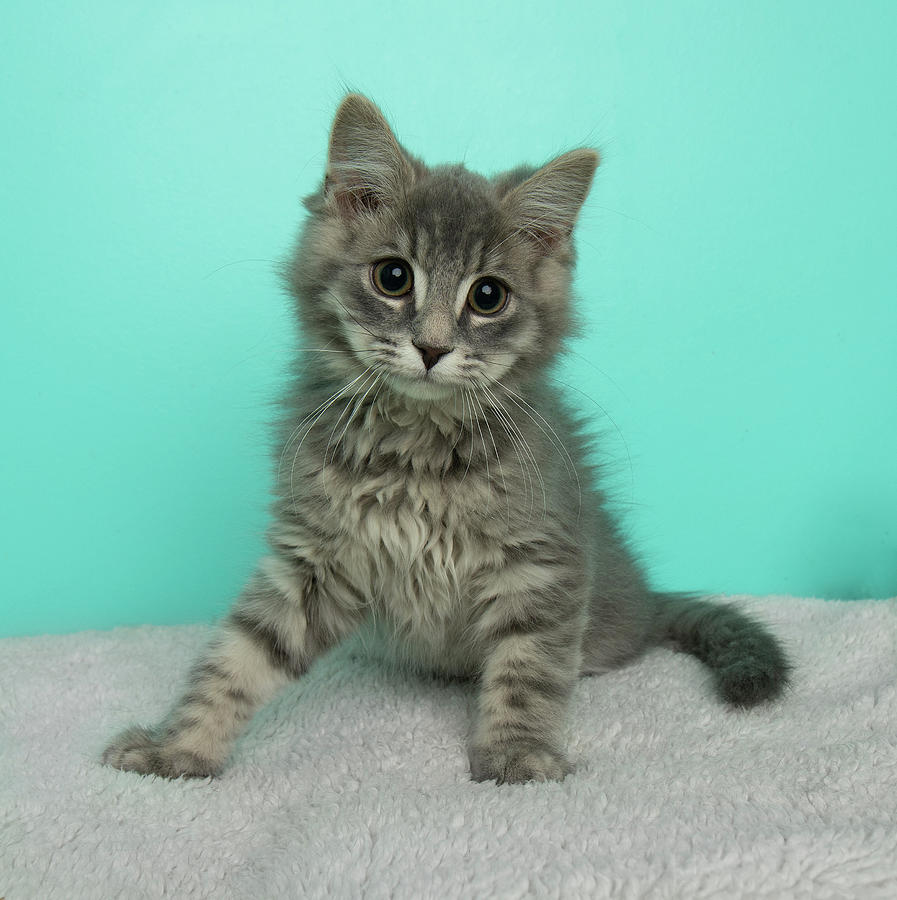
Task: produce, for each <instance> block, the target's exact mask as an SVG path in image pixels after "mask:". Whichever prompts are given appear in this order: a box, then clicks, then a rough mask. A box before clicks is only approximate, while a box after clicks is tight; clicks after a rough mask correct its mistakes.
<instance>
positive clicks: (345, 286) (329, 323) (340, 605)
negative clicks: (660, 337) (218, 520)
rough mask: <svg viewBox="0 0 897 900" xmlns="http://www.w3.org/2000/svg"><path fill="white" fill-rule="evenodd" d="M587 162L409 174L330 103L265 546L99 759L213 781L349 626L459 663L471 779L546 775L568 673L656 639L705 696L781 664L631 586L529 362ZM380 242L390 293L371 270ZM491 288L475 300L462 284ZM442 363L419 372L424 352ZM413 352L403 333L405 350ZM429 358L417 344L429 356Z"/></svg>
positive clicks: (620, 552) (747, 699)
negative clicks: (469, 730)
mask: <svg viewBox="0 0 897 900" xmlns="http://www.w3.org/2000/svg"><path fill="white" fill-rule="evenodd" d="M596 164H597V156H596V154H594V153H593V152H592V151H587V150H581V151H574V152H573V153H571V154H565V155H563V156H562V157H559V158H558V159H557V160H555V161H553V162H552V163H550V164H549V165H548V166H545V167H543V168H542V169H539V170H533V169H516V170H514V171H512V172H509V173H507V174H505V175H502V176H498V177H496V178H494V179H492V180H489V179H486V178H483V177H481V176H479V175H475V174H473V173H470V172H468V171H467V170H465V169H464V168H462V167H460V166H447V167H437V168H434V169H428V168H426V167H425V166H424V165H423V164H422V163H421V162H420V161H419V160H416V159H414V158H413V157H411V156H410V155H408V154H407V153H406V152H405V151H404V150H403V149H402V148H401V146H400V145H399V144H398V142H397V141H396V140H395V138H394V137H393V135H392V132H391V131H390V130H389V127H388V125H387V124H386V123H385V121H384V120H383V118H382V116H381V115H380V113H379V111H378V110H377V109H376V107H374V106H373V104H371V103H370V102H369V101H367V100H365V99H364V98H362V97H359V96H357V95H352V96H350V97H348V98H346V100H345V101H344V102H343V104H342V106H341V107H340V110H339V112H338V113H337V118H336V121H335V123H334V129H333V133H332V136H331V145H330V163H329V166H328V171H327V175H326V178H325V180H324V183H323V185H322V188H321V190H320V191H319V192H318V193H317V194H315V195H314V196H312V197H310V198H309V199H308V200H307V201H306V205H307V206H308V209H309V210H310V213H311V215H310V217H309V220H308V222H307V225H306V228H305V230H304V232H303V235H302V238H301V240H300V242H299V244H298V247H297V249H296V253H295V254H294V256H293V257H292V259H291V260H290V262H289V264H288V265H287V266H286V267H285V270H284V275H285V278H286V280H287V283H288V285H289V287H290V290H291V292H292V294H293V296H294V298H295V300H296V313H297V316H298V320H299V323H300V325H301V333H302V336H303V339H304V341H305V342H306V344H307V346H306V348H305V350H304V351H303V352H302V353H301V354H300V359H299V365H298V366H297V369H296V374H295V377H294V379H293V382H292V385H291V388H290V390H289V391H288V393H287V396H286V398H285V403H284V417H283V429H282V431H281V432H280V433H279V440H278V444H277V453H276V462H277V468H276V479H275V489H276V499H275V503H274V507H273V519H272V525H271V529H270V534H269V543H270V547H271V552H270V555H269V556H267V557H266V558H265V559H263V560H262V561H261V563H260V565H259V568H258V571H257V573H256V574H255V575H254V576H253V578H252V580H251V581H250V583H249V585H248V586H247V588H246V590H245V591H244V592H243V594H242V595H241V597H240V598H239V599H238V600H237V602H236V604H235V606H234V608H233V610H232V611H231V613H230V614H229V616H228V617H227V618H226V619H225V621H224V623H223V624H222V626H221V629H220V632H219V634H218V636H217V637H216V638H215V640H214V641H213V642H212V644H211V646H210V647H209V649H208V650H207V652H206V653H205V655H204V656H203V658H202V659H201V660H200V661H199V662H198V663H197V664H196V666H195V667H194V669H193V671H192V673H191V676H190V679H189V684H188V686H187V688H186V690H185V693H184V695H183V697H182V698H181V700H180V702H179V703H177V704H176V705H175V707H174V709H173V710H172V712H171V713H170V715H169V716H168V718H167V719H166V721H165V722H163V723H162V724H161V725H159V726H158V727H156V728H154V729H146V728H140V727H137V728H131V729H129V730H127V731H125V732H124V733H123V734H122V735H120V736H119V737H118V738H116V740H115V741H114V742H113V743H112V744H111V746H110V747H109V748H108V749H107V750H106V753H105V755H104V760H105V761H106V762H107V763H109V764H110V765H113V766H117V767H119V768H123V769H130V770H134V771H137V772H141V773H144V774H148V773H153V774H157V775H163V776H167V777H176V776H179V775H184V776H205V775H210V774H214V773H217V772H219V771H220V770H221V768H222V766H223V765H224V763H225V761H226V759H227V756H228V753H229V750H230V748H231V747H232V745H233V742H234V740H235V739H236V738H237V736H238V735H239V733H240V732H241V731H242V730H243V729H244V728H245V727H246V725H247V724H248V722H249V721H250V719H251V717H252V715H253V713H254V711H255V710H256V709H258V707H259V706H260V705H262V704H263V703H265V702H267V701H268V700H269V699H270V698H271V697H272V696H274V694H275V693H276V692H277V691H278V689H279V688H280V687H282V686H283V685H285V684H286V683H288V682H289V681H290V680H291V679H295V678H298V677H301V676H302V675H303V673H305V672H306V671H307V670H308V668H309V667H310V666H311V665H312V664H313V662H314V660H315V659H316V658H317V657H318V656H319V655H320V654H321V653H323V652H325V651H326V650H327V649H328V648H329V647H331V646H333V645H334V644H336V643H337V642H339V641H341V640H342V639H343V638H345V637H346V636H347V635H349V634H351V633H353V632H355V631H356V630H358V629H365V630H369V631H370V632H371V633H372V634H374V635H376V636H377V638H378V639H382V640H383V641H384V642H385V644H386V648H387V652H389V653H391V654H392V655H393V656H394V657H395V658H397V659H399V660H401V661H403V662H405V663H407V664H409V665H412V666H414V667H417V668H420V669H424V670H430V671H433V670H435V671H437V672H441V673H444V674H448V675H456V676H463V677H467V678H472V679H475V680H476V681H477V683H478V692H479V693H478V704H477V719H476V722H475V723H474V728H473V737H472V742H471V748H470V763H471V773H472V776H473V777H474V778H475V779H478V780H491V779H494V780H496V781H499V782H521V781H528V780H533V779H535V780H545V779H560V778H563V777H564V776H565V775H566V774H567V773H568V772H569V771H570V764H569V763H568V762H567V760H566V758H565V755H564V748H563V741H562V734H563V725H564V721H565V717H566V714H567V711H568V706H569V699H570V695H571V692H572V688H573V685H574V684H575V681H576V679H577V677H579V676H580V675H583V674H592V673H597V672H602V671H605V670H607V669H609V668H613V667H614V666H619V665H621V664H623V663H625V662H626V661H627V660H630V659H632V658H633V657H635V656H636V655H638V654H639V653H640V652H641V651H642V650H644V648H645V647H648V646H650V645H652V644H656V643H661V642H665V641H670V642H673V643H676V644H677V645H678V646H680V647H681V648H683V649H685V650H687V651H689V652H691V653H694V654H696V655H697V656H698V657H700V658H701V659H702V660H703V661H704V662H705V663H706V664H707V665H708V666H710V667H711V668H712V669H713V670H714V672H715V674H716V679H717V685H718V688H719V690H720V693H721V694H722V696H723V698H724V699H725V700H726V701H728V702H730V703H733V704H736V705H742V706H747V705H751V704H753V703H757V702H761V701H763V700H766V699H769V698H772V697H774V696H776V694H778V693H779V692H780V691H781V689H782V687H783V686H784V685H785V683H786V681H787V674H788V665H787V662H786V660H785V657H784V655H783V654H782V652H781V650H780V648H779V646H778V644H777V643H776V641H775V640H774V638H773V637H772V636H771V635H769V634H768V632H766V631H765V630H764V629H763V628H762V627H761V626H759V625H758V624H756V623H754V622H752V621H750V620H749V619H747V618H745V617H744V616H742V615H741V614H740V613H738V612H736V611H735V610H733V609H731V608H729V607H721V606H717V605H714V604H712V603H709V602H707V601H704V600H697V599H692V598H687V597H673V596H668V595H661V594H657V593H655V592H652V591H651V590H650V588H649V587H648V585H647V583H646V581H645V578H644V575H643V574H642V571H641V569H640V567H639V566H638V564H637V562H636V561H635V559H634V558H633V556H632V554H631V553H630V551H629V549H628V548H627V546H626V543H625V541H624V540H623V539H622V537H621V535H620V533H619V530H618V528H617V525H616V523H615V521H614V519H613V517H612V516H611V514H610V512H609V511H608V508H607V505H606V501H605V497H604V495H603V493H602V492H601V490H600V487H599V480H600V478H599V476H600V472H599V471H598V470H596V469H595V468H594V467H592V466H591V465H590V464H589V463H588V458H589V453H590V447H589V445H588V443H587V441H586V439H585V437H584V436H583V434H582V432H581V430H580V428H579V425H578V422H577V421H576V419H575V418H574V417H573V416H572V414H571V413H570V412H569V411H568V409H567V407H566V405H565V402H564V396H563V394H562V392H561V391H560V390H559V389H558V387H557V385H556V384H555V382H554V381H553V379H552V377H551V375H550V368H549V367H550V365H551V363H552V362H553V361H554V360H555V359H556V357H557V355H558V353H559V352H560V350H561V347H562V342H563V340H564V339H565V338H566V337H567V336H569V334H570V333H571V331H572V329H573V327H574V312H573V309H572V308H571V302H570V279H571V274H572V270H573V249H572V243H571V235H572V230H573V226H574V222H575V219H576V216H577V214H578V211H579V208H580V206H581V204H582V202H583V201H584V199H585V196H586V194H587V192H588V190H589V186H590V183H591V179H592V174H593V171H594V168H595V165H596ZM383 258H390V259H399V260H402V261H404V263H405V264H406V265H407V268H408V271H409V272H410V273H411V277H413V288H412V289H411V290H410V291H409V293H408V295H407V296H404V297H390V296H386V295H383V294H380V293H378V291H377V290H376V288H375V286H374V283H373V280H372V278H371V268H372V266H373V264H375V263H376V262H377V261H378V260H380V259H383ZM484 276H489V277H492V278H495V279H499V280H500V281H501V282H502V283H503V284H504V285H505V286H506V287H507V288H508V289H509V293H508V296H509V298H510V299H509V300H508V302H507V305H506V306H505V307H504V308H502V309H501V311H500V312H497V313H495V314H494V315H484V314H480V313H477V312H476V311H475V310H472V307H471V306H470V304H469V302H468V300H467V297H468V295H469V294H470V292H471V291H472V289H473V285H474V284H475V283H476V282H477V279H479V278H482V277H484ZM428 347H438V348H440V352H441V353H442V355H441V356H440V358H439V361H438V362H437V363H436V364H435V365H433V366H432V367H427V366H425V365H424V361H423V359H424V358H425V356H422V354H425V351H426V348H428ZM419 348H424V349H419ZM426 352H429V351H426Z"/></svg>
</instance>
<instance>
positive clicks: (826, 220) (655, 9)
mask: <svg viewBox="0 0 897 900" xmlns="http://www.w3.org/2000/svg"><path fill="white" fill-rule="evenodd" d="M2 22H3V28H2V31H3V36H2V37H0V42H2V48H0V49H2V57H0V59H2V62H0V70H2V76H3V77H2V79H0V112H2V115H0V128H2V129H3V135H2V141H0V209H2V217H0V219H2V220H0V248H2V249H0V304H2V306H0V354H2V356H0V392H2V393H0V422H2V427H3V435H2V441H0V507H2V519H0V529H2V534H0V610H2V617H0V618H2V621H0V633H5V634H20V633H34V632H41V631H52V632H61V631H71V630H77V629H82V628H105V627H110V626H112V625H115V624H120V623H140V622H154V623H165V622H186V621H199V620H208V619H211V618H213V617H214V616H215V615H217V614H219V613H220V612H221V611H223V609H224V608H225V607H226V605H227V603H228V601H229V600H230V599H231V598H232V597H233V595H234V594H235V593H236V592H237V591H238V590H239V588H240V586H241V584H242V582H243V580H244V579H245V577H246V576H247V575H248V573H249V572H250V570H251V568H252V564H253V560H254V559H255V557H256V556H257V554H258V553H259V552H260V550H261V547H262V533H263V530H264V527H265V522H266V505H267V488H268V484H269V469H268V457H267V451H266V439H267V436H266V431H265V423H266V422H267V421H268V420H269V419H270V417H271V414H272V410H271V407H270V406H269V405H266V404H267V403H268V401H269V400H270V399H271V398H272V397H273V396H274V394H275V391H276V387H277V384H278V382H279V379H280V376H281V372H282V371H283V368H284V365H285V361H286V359H287V355H288V350H289V346H290V338H289V325H288V319H287V317H286V304H285V302H284V298H283V297H282V295H281V294H280V292H279V289H278V286H277V283H276V280H275V277H274V274H273V264H274V261H276V260H277V259H278V258H279V257H280V256H281V255H282V254H283V253H284V252H285V250H286V249H287V248H288V247H289V245H290V242H291V241H292V239H293V236H294V233H295V229H296V227H297V225H298V223H299V221H300V217H301V209H300V205H299V198H300V197H301V196H302V195H304V194H305V193H307V192H308V191H309V190H311V189H312V188H313V186H314V185H315V183H316V182H317V180H318V179H319V178H320V177H321V174H322V167H323V163H324V158H325V157H324V149H325V140H326V133H327V128H328V124H329V119H330V116H331V115H332V113H333V110H334V108H335V106H336V103H337V102H338V100H339V97H340V96H341V93H342V92H343V90H344V85H348V86H350V87H352V88H356V89H360V90H363V91H365V92H367V93H369V94H370V95H371V96H372V97H374V98H375V99H376V100H377V101H378V102H379V103H381V105H382V106H383V108H384V109H385V111H386V112H387V114H388V115H389V116H390V118H391V119H392V121H393V123H394V124H395V126H396V129H397V132H398V133H399V135H400V137H401V139H402V140H403V141H404V142H406V143H407V145H408V146H409V147H411V148H412V149H413V150H415V151H416V152H419V153H420V154H421V155H422V156H424V158H425V159H427V160H429V161H431V162H439V161H451V160H457V159H459V158H462V157H463V158H464V159H465V160H466V161H467V163H468V165H470V166H471V167H473V168H480V169H483V170H485V171H494V170H496V169H499V168H502V167H508V166H510V165H513V164H515V163H518V162H520V161H524V160H530V161H541V160H545V159H547V158H548V157H550V156H552V155H553V154H555V153H556V152H558V151H560V150H563V149H567V148H570V147H573V146H576V145H579V144H582V143H587V144H594V145H597V146H598V147H600V148H601V149H602V151H603V165H602V167H601V169H600V170H599V175H598V179H597V182H596V186H595V190H594V192H593V195H592V197H591V199H590V200H589V203H588V206H587V208H586V210H585V213H584V216H583V220H582V226H581V232H580V237H581V239H580V253H581V268H580V275H579V286H580V293H581V295H582V297H583V303H584V309H585V311H586V318H587V320H588V324H589V337H588V338H584V339H583V340H581V341H580V342H579V343H578V344H577V346H576V350H577V353H578V354H579V355H577V356H574V357H573V359H572V362H571V363H570V364H569V365H568V366H567V368H566V370H565V372H564V374H563V376H562V377H563V379H564V380H565V381H567V382H569V384H570V385H572V387H571V391H572V394H573V396H574V398H575V399H577V400H578V401H579V400H581V401H582V402H583V403H584V404H585V405H586V407H587V408H589V409H592V408H596V407H593V406H592V402H591V400H585V399H584V398H583V396H582V395H583V394H585V395H588V396H589V397H590V398H592V400H594V402H595V403H597V404H599V405H600V406H601V407H603V408H604V409H605V410H606V411H607V412H608V413H609V415H610V416H611V417H612V418H613V421H614V422H615V423H616V424H615V426H614V425H608V428H609V431H608V437H607V449H608V452H609V453H610V455H611V456H612V458H613V459H614V460H615V461H616V463H617V464H618V476H617V483H618V490H619V498H620V503H621V505H622V506H623V507H624V508H625V510H626V515H627V520H628V522H629V523H630V526H631V531H632V533H633V535H634V537H635V539H636V541H637V543H638V545H639V546H640V547H641V548H642V550H643V551H644V554H645V556H646V557H647V558H648V559H649V561H650V563H651V566H652V570H653V573H654V576H655V579H656V581H657V582H658V583H659V584H661V585H663V586H673V587H681V588H690V587H701V588H705V589H709V590H720V591H726V592H753V593H768V592H788V593H793V594H802V595H817V596H825V597H836V596H837V597H859V596H875V595H877V596H885V595H894V594H897V527H895V517H897V479H895V474H897V400H895V385H897V314H895V310H897V303H895V300H897V296H895V295H897V288H895V285H897V262H895V260H897V252H895V245H897V64H895V62H894V59H895V56H894V38H895V34H897V6H895V5H894V4H893V3H890V2H887V3H884V2H883V3H874V2H871V0H867V2H863V3H859V4H856V3H846V2H845V3H825V2H788V0H786V2H782V0H775V2H773V0H763V2H760V0H754V2H751V3H743V4H723V3H719V2H713V3H711V2H700V0H693V2H686V0H681V2H667V3H657V2H633V0H617V2H613V3H607V2H601V0H598V2H594V0H593V2H581V3H563V2H561V3H559V4H546V3H542V2H540V3H532V4H531V5H529V6H527V4H525V3H521V0H512V2H508V0H502V2H492V3H484V2H469V0H462V2H453V3H450V4H449V3H445V4H442V9H441V11H440V9H439V8H438V7H436V6H434V5H432V4H428V3H419V2H409V0H400V2H397V3H393V4H389V3H377V4H375V3H369V2H365V3H361V2H346V0H335V2H333V3H329V4H311V3H295V2H291V3H285V2H284V3H273V2H262V0H260V2H253V3H224V2H220V0H215V2H211V0H206V2H184V0H178V2H170V0H155V2H152V3H148V2H145V3H138V2H118V0H116V2H109V0H92V2H90V3H78V4H76V3H72V2H53V3H49V2H46V0H28V2H24V0H6V2H5V4H4V7H3V15H2ZM599 370H600V371H599ZM580 392H582V393H580ZM605 421H607V420H605ZM617 429H618V430H617Z"/></svg>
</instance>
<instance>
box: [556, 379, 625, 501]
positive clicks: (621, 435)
mask: <svg viewBox="0 0 897 900" xmlns="http://www.w3.org/2000/svg"><path fill="white" fill-rule="evenodd" d="M551 377H552V379H553V380H555V381H557V382H558V384H562V385H564V387H567V388H570V390H572V391H576V393H577V394H582V396H583V397H585V398H586V400H588V401H589V402H590V403H592V404H594V405H595V406H596V407H597V408H598V409H600V410H601V412H602V413H603V414H604V415H605V416H606V417H607V418H608V420H609V421H610V423H611V425H613V426H614V428H615V429H616V432H617V434H618V435H619V436H620V440H621V441H622V442H623V446H624V447H625V448H626V458H627V459H628V460H629V483H630V484H629V491H630V497H632V496H634V495H635V472H634V470H633V468H632V454H631V453H630V452H629V442H628V441H627V440H626V438H625V436H624V435H623V432H622V431H621V430H620V426H619V425H617V421H616V419H614V417H613V416H612V415H611V414H610V413H609V412H608V411H607V410H606V409H605V408H604V407H603V406H602V405H601V404H600V403H599V402H598V401H597V400H596V399H595V398H594V397H590V396H589V395H588V394H587V393H586V392H585V391H582V390H580V389H579V388H578V387H577V386H576V385H575V384H568V383H567V382H566V381H563V380H562V379H560V378H558V377H557V376H556V375H552V376H551Z"/></svg>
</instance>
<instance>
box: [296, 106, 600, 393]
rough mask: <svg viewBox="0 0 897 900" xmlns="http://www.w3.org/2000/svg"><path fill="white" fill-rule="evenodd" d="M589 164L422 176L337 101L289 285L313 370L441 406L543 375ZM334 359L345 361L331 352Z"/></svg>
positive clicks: (371, 113)
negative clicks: (372, 378) (323, 169)
mask: <svg viewBox="0 0 897 900" xmlns="http://www.w3.org/2000/svg"><path fill="white" fill-rule="evenodd" d="M597 164H598V155H597V154H596V153H595V152H594V151H593V150H587V149H582V150H573V151H572V152H570V153H565V154H563V155H562V156H559V157H557V159H554V160H552V161H551V162H550V163H548V164H547V165H546V166H543V167H542V168H541V169H538V170H536V169H531V168H519V169H515V170H513V171H511V172H507V173H505V174H502V175H499V176H496V177H494V178H491V179H487V178H484V177H482V176H481V175H477V174H475V173H473V172H469V171H468V170H467V169H465V168H464V167H463V166H461V165H456V166H436V167H433V168H428V167H427V166H425V165H424V164H423V163H422V162H420V160H418V159H415V158H414V157H412V156H411V155H409V154H408V153H407V152H406V151H405V150H404V149H403V148H402V147H401V146H400V145H399V143H398V141H397V140H396V138H395V136H394V135H393V133H392V131H391V130H390V128H389V125H388V124H387V122H386V120H385V119H384V118H383V115H382V114H381V113H380V111H379V109H377V107H376V106H374V104H373V103H371V102H370V101H369V100H368V99H366V98H365V97H362V96H360V95H358V94H350V95H349V96H347V97H346V98H345V99H344V100H343V102H342V104H341V105H340V107H339V109H338V110H337V113H336V117H335V119H334V122H333V129H332V132H331V135H330V147H329V155H328V161H327V173H326V177H325V179H324V183H323V185H322V187H321V189H320V191H318V192H317V193H316V194H314V195H312V196H311V197H309V198H308V199H307V200H306V206H307V207H308V209H309V210H310V212H311V214H312V215H311V219H310V221H309V222H308V224H307V226H306V228H305V232H304V235H303V239H302V241H301V242H300V245H299V248H298V251H297V253H296V256H295V258H294V260H293V261H292V263H291V265H290V268H289V272H288V279H289V282H290V286H291V288H292V290H293V293H294V294H295V296H296V298H297V302H298V308H299V314H300V317H301V321H302V325H303V331H304V332H305V334H306V335H307V336H308V337H309V338H310V340H312V341H313V342H314V344H313V345H314V346H315V347H319V348H322V349H323V348H326V349H327V350H335V351H337V352H333V353H330V352H328V353H323V354H321V356H322V357H323V359H321V363H320V364H321V365H322V366H324V365H326V366H328V367H330V369H331V370H335V371H336V372H337V373H338V374H339V375H340V376H342V377H346V378H347V379H348V378H351V377H355V376H357V375H360V374H361V373H363V372H365V370H367V369H368V368H369V367H373V368H371V371H372V372H374V371H378V372H380V373H381V374H382V376H383V380H384V382H385V384H386V385H388V386H389V388H390V389H392V390H394V391H396V392H399V393H401V394H404V395H406V396H410V397H414V398H417V399H419V400H423V401H433V402H439V401H441V400H444V399H446V398H448V397H452V396H454V395H455V394H456V393H457V391H458V390H459V388H477V387H483V386H485V387H488V386H489V385H490V384H491V383H492V382H495V381H500V382H501V383H503V384H512V383H516V382H519V381H521V380H524V379H525V378H527V377H528V376H531V375H532V374H533V373H534V372H536V371H538V370H539V369H541V368H543V367H544V366H545V365H546V364H547V363H548V362H549V361H550V360H551V359H552V358H553V357H554V355H555V354H556V353H557V351H558V349H559V347H560V343H561V341H562V340H563V338H564V337H565V336H566V335H567V334H568V333H569V332H570V330H571V310H570V297H569V288H570V277H571V273H572V269H573V249H572V240H571V239H572V231H573V226H574V223H575V221H576V217H577V215H578V213H579V210H580V207H581V206H582V203H583V201H584V200H585V198H586V195H587V194H588V191H589V186H590V185H591V181H592V176H593V174H594V171H595V167H596V166H597ZM340 351H342V352H340Z"/></svg>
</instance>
